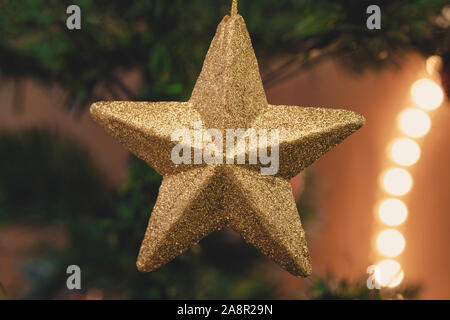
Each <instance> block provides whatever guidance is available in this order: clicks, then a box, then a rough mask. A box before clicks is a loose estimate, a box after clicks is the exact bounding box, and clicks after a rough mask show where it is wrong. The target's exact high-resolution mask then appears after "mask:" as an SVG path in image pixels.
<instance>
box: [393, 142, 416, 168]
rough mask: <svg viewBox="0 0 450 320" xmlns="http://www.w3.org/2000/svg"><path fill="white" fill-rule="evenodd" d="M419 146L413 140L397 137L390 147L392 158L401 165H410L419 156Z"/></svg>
mask: <svg viewBox="0 0 450 320" xmlns="http://www.w3.org/2000/svg"><path fill="white" fill-rule="evenodd" d="M420 154H421V151H420V147H419V145H418V144H417V142H415V141H414V140H411V139H406V138H403V139H398V140H396V141H394V143H393V144H392V149H391V156H392V159H393V160H394V161H395V162H397V163H398V164H399V165H402V166H411V165H413V164H415V163H416V162H417V161H418V160H419V158H420Z"/></svg>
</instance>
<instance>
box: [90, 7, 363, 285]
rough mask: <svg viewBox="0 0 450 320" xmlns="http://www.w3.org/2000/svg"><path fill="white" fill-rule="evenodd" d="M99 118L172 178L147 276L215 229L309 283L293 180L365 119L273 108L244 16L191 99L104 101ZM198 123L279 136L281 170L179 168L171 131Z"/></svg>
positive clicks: (145, 257)
mask: <svg viewBox="0 0 450 320" xmlns="http://www.w3.org/2000/svg"><path fill="white" fill-rule="evenodd" d="M91 116H92V118H93V119H94V120H95V121H97V122H98V123H99V124H100V125H102V126H103V127H104V128H105V129H106V130H107V131H108V132H109V133H110V134H111V135H112V136H113V137H115V138H116V139H117V140H119V141H120V142H121V143H122V144H123V145H125V146H126V147H127V148H128V149H129V150H130V151H131V152H132V153H134V154H135V155H136V156H137V157H139V158H140V159H142V160H144V161H146V162H147V163H148V165H150V166H151V167H153V168H154V169H155V170H156V171H158V172H159V173H160V174H161V175H162V176H163V181H162V185H161V187H160V190H159V194H158V198H157V201H156V204H155V207H154V209H153V212H152V213H151V217H150V221H149V225H148V228H147V231H146V234H145V237H144V240H143V242H142V246H141V249H140V251H139V256H138V259H137V267H138V269H139V270H140V271H143V272H150V271H153V270H156V269H158V268H159V267H161V266H163V265H164V264H166V263H168V262H169V261H171V260H172V259H174V258H175V257H177V256H178V255H180V254H181V253H183V252H184V251H186V250H187V249H189V248H190V247H192V246H193V245H195V244H197V243H198V242H199V241H200V240H202V239H203V238H204V237H206V236H208V235H209V234H211V233H212V232H214V231H217V230H221V229H223V228H231V229H232V230H235V231H236V232H237V233H239V234H240V235H241V236H242V237H243V238H244V240H245V241H246V242H248V243H250V244H252V245H254V246H255V247H256V248H258V249H259V250H260V251H261V252H262V253H264V254H265V255H266V256H268V257H269V258H271V259H272V260H273V261H275V262H276V263H277V264H279V265H280V266H281V267H282V268H284V269H285V270H287V271H288V272H290V273H291V274H293V275H295V276H302V277H305V276H308V275H310V274H311V270H312V269H311V261H310V256H309V252H308V248H307V245H306V237H305V232H304V230H303V228H302V224H301V221H300V216H299V213H298V211H297V208H296V204H295V201H294V198H293V194H292V189H291V185H290V182H289V181H290V179H291V178H293V177H295V176H296V175H297V174H299V173H300V172H301V171H302V170H303V169H305V168H306V167H308V166H309V165H311V164H312V163H313V162H314V161H315V160H317V159H318V158H320V157H321V156H322V155H323V154H325V153H326V152H328V151H329V150H331V149H332V148H333V147H334V146H336V145H338V144H339V143H341V142H342V141H343V140H344V139H345V138H346V137H348V136H349V135H351V134H352V133H354V132H355V131H357V130H358V129H359V128H361V127H362V126H363V124H364V122H365V120H364V117H363V116H361V115H359V114H357V113H355V112H352V111H347V110H338V109H324V108H303V107H298V106H276V105H270V104H269V103H268V102H267V99H266V95H265V92H264V88H263V85H262V81H261V77H260V73H259V67H258V63H257V60H256V57H255V53H254V50H253V47H252V43H251V40H250V36H249V34H248V31H247V28H246V25H245V22H244V19H243V18H242V16H240V15H239V14H233V15H231V16H225V18H224V19H223V20H222V22H221V23H220V24H219V26H218V28H217V32H216V35H215V37H214V39H213V41H212V43H211V46H210V48H209V50H208V53H207V55H206V58H205V62H204V65H203V68H202V71H201V73H200V76H199V78H198V80H197V83H196V85H195V88H194V90H193V93H192V96H191V99H190V100H189V101H188V102H128V101H116V102H97V103H95V104H93V105H92V107H91ZM199 121H200V122H201V123H203V124H204V126H205V127H206V128H208V129H212V128H214V129H216V130H218V131H220V132H223V133H225V131H226V130H228V129H236V128H242V129H244V130H247V129H250V128H253V129H255V130H259V129H264V130H278V132H279V137H278V141H277V145H276V147H277V148H278V150H279V169H278V171H277V172H276V173H275V174H274V175H263V174H261V172H260V169H261V165H238V164H227V163H226V162H223V163H213V164H205V163H202V164H175V163H174V162H173V161H172V158H171V152H172V150H173V148H174V147H175V146H176V145H177V142H174V141H173V139H172V137H171V135H172V133H173V132H174V131H176V130H178V129H180V128H187V129H190V130H194V124H195V123H196V122H199ZM271 142H272V141H271ZM224 143H225V142H224ZM273 147H275V146H274V145H273V144H271V143H269V148H270V149H272V148H273ZM246 152H248V150H246ZM247 156H248V154H247Z"/></svg>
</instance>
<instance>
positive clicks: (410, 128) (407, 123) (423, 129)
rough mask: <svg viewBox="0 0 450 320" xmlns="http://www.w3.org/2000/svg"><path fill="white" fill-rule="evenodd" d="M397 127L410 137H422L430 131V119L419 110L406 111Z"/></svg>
mask: <svg viewBox="0 0 450 320" xmlns="http://www.w3.org/2000/svg"><path fill="white" fill-rule="evenodd" d="M399 127H400V129H402V131H403V132H404V133H405V134H406V135H408V136H410V137H412V138H420V137H423V136H424V135H426V134H427V133H428V131H430V127H431V120H430V117H429V116H428V115H427V114H426V113H425V112H424V111H422V110H420V109H407V110H405V111H404V112H403V113H402V114H401V115H400V118H399Z"/></svg>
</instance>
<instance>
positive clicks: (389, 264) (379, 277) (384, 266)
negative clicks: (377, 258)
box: [374, 259, 405, 288]
mask: <svg viewBox="0 0 450 320" xmlns="http://www.w3.org/2000/svg"><path fill="white" fill-rule="evenodd" d="M374 276H375V280H376V281H377V282H378V283H379V284H380V285H381V286H383V287H388V288H395V287H397V286H398V285H399V284H400V283H402V281H403V278H404V277H405V273H404V272H403V270H402V266H401V265H400V263H398V262H397V261H395V260H390V259H388V260H383V261H381V262H379V263H378V264H377V266H376V269H375V274H374Z"/></svg>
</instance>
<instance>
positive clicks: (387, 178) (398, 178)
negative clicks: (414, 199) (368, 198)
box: [383, 168, 413, 196]
mask: <svg viewBox="0 0 450 320" xmlns="http://www.w3.org/2000/svg"><path fill="white" fill-rule="evenodd" d="M412 185H413V179H412V177H411V175H410V174H409V172H408V171H406V170H404V169H400V168H394V169H390V170H388V171H387V172H386V173H385V175H384V178H383V186H384V189H385V190H386V191H387V192H388V193H390V194H391V195H394V196H403V195H405V194H407V193H408V192H409V191H410V190H411V188H412Z"/></svg>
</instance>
